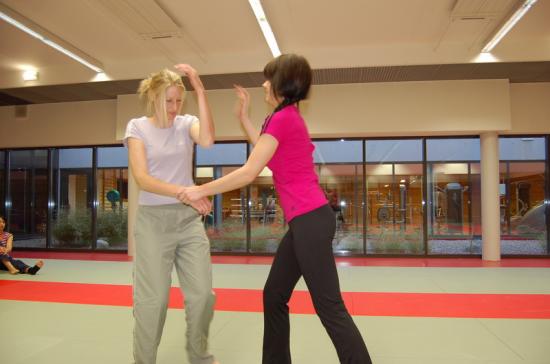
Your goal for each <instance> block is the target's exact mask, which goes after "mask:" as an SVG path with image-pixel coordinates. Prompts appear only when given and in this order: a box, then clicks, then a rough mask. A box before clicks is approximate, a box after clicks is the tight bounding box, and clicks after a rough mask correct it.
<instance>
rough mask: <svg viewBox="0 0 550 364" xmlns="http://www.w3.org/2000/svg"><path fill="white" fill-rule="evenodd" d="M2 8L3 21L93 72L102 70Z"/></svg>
mask: <svg viewBox="0 0 550 364" xmlns="http://www.w3.org/2000/svg"><path fill="white" fill-rule="evenodd" d="M2 8H3V9H5V10H3V11H0V19H2V20H4V21H5V22H7V23H9V24H11V25H13V26H14V27H16V28H18V29H20V30H22V31H24V32H25V33H27V34H29V35H31V36H33V37H35V38H36V39H38V40H40V41H42V42H43V43H45V44H47V45H49V46H50V47H52V48H54V49H56V50H58V51H59V52H61V53H63V54H65V55H66V56H69V57H71V58H72V59H74V60H75V61H78V62H80V63H81V64H83V65H84V66H86V67H88V68H90V69H92V70H94V71H95V72H97V73H99V72H103V70H102V69H101V67H102V66H98V65H96V64H93V63H92V62H90V61H88V60H86V59H84V57H82V56H79V55H77V54H76V53H74V52H73V51H70V50H68V49H67V48H66V47H63V46H61V45H60V44H59V41H57V42H54V41H53V40H51V39H49V38H52V37H51V36H46V35H43V34H41V33H45V31H43V30H40V31H38V32H37V31H34V30H33V29H31V27H29V26H27V25H25V24H23V22H21V21H19V20H16V19H14V17H18V18H22V19H24V17H23V16H21V15H19V14H17V13H15V12H14V11H10V13H13V14H10V15H11V16H10V15H8V14H6V10H7V9H6V7H4V6H3V7H2ZM16 15H17V16H16ZM27 22H28V23H30V21H27ZM87 58H91V57H89V56H88V57H87ZM94 63H97V64H99V62H94Z"/></svg>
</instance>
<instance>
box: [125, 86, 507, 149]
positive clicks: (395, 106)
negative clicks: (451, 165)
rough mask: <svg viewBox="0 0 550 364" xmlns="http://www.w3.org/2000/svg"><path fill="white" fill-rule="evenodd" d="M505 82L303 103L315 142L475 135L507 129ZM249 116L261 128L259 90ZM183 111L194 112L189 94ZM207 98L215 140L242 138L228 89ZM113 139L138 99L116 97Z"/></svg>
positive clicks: (326, 93)
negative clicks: (326, 138)
mask: <svg viewBox="0 0 550 364" xmlns="http://www.w3.org/2000/svg"><path fill="white" fill-rule="evenodd" d="M509 90H510V88H509V84H508V81H506V80H467V81H435V82H434V81H432V82H392V83H366V84H342V85H319V86H314V87H313V88H312V91H311V95H310V99H309V100H308V101H305V102H303V103H302V104H301V110H302V114H303V115H304V118H305V119H306V120H307V122H308V126H309V129H310V133H311V134H312V136H313V137H351V136H389V135H401V136H408V135H442V134H478V133H480V132H483V131H491V130H510V128H511V117H510V93H509ZM249 92H250V94H251V105H252V106H251V110H250V111H251V117H252V120H254V122H255V123H256V124H257V125H258V126H259V125H261V123H262V122H263V120H264V118H265V116H266V115H267V113H268V112H269V110H268V109H267V107H266V104H265V102H264V101H263V98H264V94H263V89H262V88H253V89H249ZM188 98H189V99H188V100H187V102H186V105H185V111H186V112H188V113H191V114H196V113H197V107H196V100H195V95H194V94H193V93H190V95H189V97H188ZM208 99H209V102H210V106H211V108H212V113H213V116H214V120H215V123H216V136H217V139H219V140H231V139H242V138H244V134H243V133H242V131H241V129H240V128H239V123H238V121H237V119H236V118H235V116H234V109H235V96H234V92H233V91H232V90H213V91H209V92H208ZM118 105H119V110H122V111H121V112H119V113H118V118H117V139H121V138H122V137H123V135H124V129H125V126H126V123H127V122H128V120H129V119H130V118H131V117H133V116H135V115H140V114H141V113H142V111H141V107H140V106H139V102H138V101H137V99H136V97H135V96H133V95H124V96H120V97H119V98H118Z"/></svg>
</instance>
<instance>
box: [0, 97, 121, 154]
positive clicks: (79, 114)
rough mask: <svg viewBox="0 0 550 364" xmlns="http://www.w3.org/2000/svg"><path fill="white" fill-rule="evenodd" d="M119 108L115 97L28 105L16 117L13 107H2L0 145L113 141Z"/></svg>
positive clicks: (75, 143) (92, 143)
mask: <svg viewBox="0 0 550 364" xmlns="http://www.w3.org/2000/svg"><path fill="white" fill-rule="evenodd" d="M116 108H117V104H116V101H115V100H101V101H82V102H62V103H55V104H38V105H29V106H28V117H27V119H24V120H16V119H15V111H14V109H15V108H14V107H13V106H3V107H0V135H2V138H0V148H21V147H45V146H69V145H98V144H112V143H114V142H115V140H114V133H115V123H114V120H115V116H116Z"/></svg>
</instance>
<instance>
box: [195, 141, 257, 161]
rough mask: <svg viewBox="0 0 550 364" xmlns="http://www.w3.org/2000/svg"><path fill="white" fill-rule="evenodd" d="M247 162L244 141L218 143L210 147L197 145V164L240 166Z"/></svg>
mask: <svg viewBox="0 0 550 364" xmlns="http://www.w3.org/2000/svg"><path fill="white" fill-rule="evenodd" d="M245 162H246V144H244V143H216V144H214V145H213V146H212V147H210V148H202V147H200V146H197V155H196V165H197V166H240V165H243V164H244V163H245Z"/></svg>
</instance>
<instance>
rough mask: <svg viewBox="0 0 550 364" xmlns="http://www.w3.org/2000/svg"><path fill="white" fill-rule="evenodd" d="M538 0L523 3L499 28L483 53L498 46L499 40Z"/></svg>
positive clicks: (528, 0)
mask: <svg viewBox="0 0 550 364" xmlns="http://www.w3.org/2000/svg"><path fill="white" fill-rule="evenodd" d="M536 2H537V0H526V1H525V2H524V3H523V5H521V7H520V8H519V9H518V10H517V11H516V12H515V13H514V14H513V15H512V16H511V17H510V19H508V21H507V22H506V23H504V25H503V26H502V27H501V28H500V29H499V31H498V32H497V33H496V34H495V35H494V36H493V38H492V39H491V40H490V41H489V42H488V43H487V45H486V46H485V47H483V49H482V50H481V53H489V52H491V51H492V50H493V48H495V47H496V45H497V44H498V42H500V41H501V40H502V38H504V36H505V35H506V34H507V33H508V32H509V31H510V30H511V29H512V28H513V27H514V25H516V23H517V22H518V21H519V20H520V19H521V18H522V17H523V16H524V15H525V13H527V12H528V11H529V9H531V7H533V5H535V3H536Z"/></svg>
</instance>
